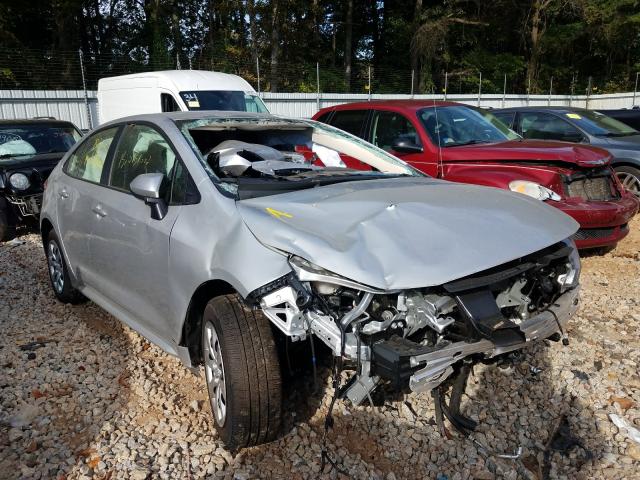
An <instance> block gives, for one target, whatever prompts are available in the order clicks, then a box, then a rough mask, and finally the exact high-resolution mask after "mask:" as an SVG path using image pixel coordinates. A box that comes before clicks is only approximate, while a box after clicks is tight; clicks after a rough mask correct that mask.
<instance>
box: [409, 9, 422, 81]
mask: <svg viewBox="0 0 640 480" xmlns="http://www.w3.org/2000/svg"><path fill="white" fill-rule="evenodd" d="M421 17H422V0H416V4H415V8H414V10H413V22H412V23H413V26H412V31H413V33H415V32H416V30H417V29H418V27H420V18H421ZM410 50H411V71H412V72H413V85H411V89H412V91H414V92H417V91H418V85H420V62H419V58H418V52H417V51H416V50H415V49H413V48H411V49H410Z"/></svg>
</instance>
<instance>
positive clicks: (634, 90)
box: [631, 72, 640, 108]
mask: <svg viewBox="0 0 640 480" xmlns="http://www.w3.org/2000/svg"><path fill="white" fill-rule="evenodd" d="M638 75H640V72H636V84H635V85H634V87H633V103H632V104H631V108H633V107H635V106H636V91H637V90H638Z"/></svg>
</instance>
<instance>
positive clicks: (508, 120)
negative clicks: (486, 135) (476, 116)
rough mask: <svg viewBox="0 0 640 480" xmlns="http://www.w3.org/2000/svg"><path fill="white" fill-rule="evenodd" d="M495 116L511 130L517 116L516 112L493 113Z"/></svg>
mask: <svg viewBox="0 0 640 480" xmlns="http://www.w3.org/2000/svg"><path fill="white" fill-rule="evenodd" d="M491 113H493V116H494V117H496V118H497V119H498V120H500V121H501V122H502V123H504V124H505V125H506V126H507V127H509V128H511V126H512V125H513V117H515V116H516V112H491Z"/></svg>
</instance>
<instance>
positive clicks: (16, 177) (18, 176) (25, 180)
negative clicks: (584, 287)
mask: <svg viewBox="0 0 640 480" xmlns="http://www.w3.org/2000/svg"><path fill="white" fill-rule="evenodd" d="M9 183H10V184H11V186H12V187H13V188H15V189H16V190H26V189H27V188H29V187H30V186H31V182H30V181H29V177H27V176H26V175H25V174H24V173H14V174H13V175H11V176H10V177H9Z"/></svg>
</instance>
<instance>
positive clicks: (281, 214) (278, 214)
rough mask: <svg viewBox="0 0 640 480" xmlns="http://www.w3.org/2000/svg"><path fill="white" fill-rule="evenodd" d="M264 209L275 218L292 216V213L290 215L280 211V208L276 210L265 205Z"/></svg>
mask: <svg viewBox="0 0 640 480" xmlns="http://www.w3.org/2000/svg"><path fill="white" fill-rule="evenodd" d="M265 210H266V211H267V213H270V214H271V215H273V216H274V217H276V218H277V219H280V218H282V217H284V218H293V215H291V214H290V213H287V212H281V211H280V210H276V209H275V208H269V207H267V208H265Z"/></svg>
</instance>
